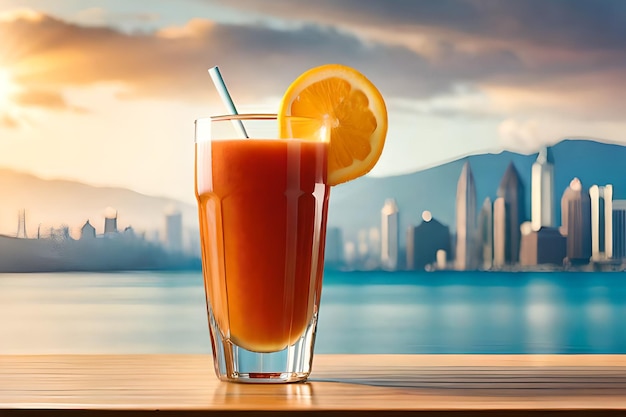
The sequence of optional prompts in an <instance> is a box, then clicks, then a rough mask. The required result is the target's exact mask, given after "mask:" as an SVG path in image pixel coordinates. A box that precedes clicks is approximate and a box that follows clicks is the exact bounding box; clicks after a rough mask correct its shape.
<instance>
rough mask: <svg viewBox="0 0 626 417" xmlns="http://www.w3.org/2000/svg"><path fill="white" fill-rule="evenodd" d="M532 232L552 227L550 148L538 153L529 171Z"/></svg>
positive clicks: (551, 159)
mask: <svg viewBox="0 0 626 417" xmlns="http://www.w3.org/2000/svg"><path fill="white" fill-rule="evenodd" d="M530 191H531V196H530V204H531V224H532V230H534V231H537V230H539V229H541V228H542V227H553V226H554V223H555V222H554V216H555V207H554V157H553V155H552V149H551V148H550V147H544V148H542V149H541V150H540V151H539V155H538V156H537V160H536V161H535V163H534V164H533V166H532V171H531V190H530Z"/></svg>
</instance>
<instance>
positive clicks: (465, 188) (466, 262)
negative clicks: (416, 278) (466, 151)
mask: <svg viewBox="0 0 626 417" xmlns="http://www.w3.org/2000/svg"><path fill="white" fill-rule="evenodd" d="M476 254H477V251H476V185H475V184H474V175H473V174H472V168H471V167H470V163H469V161H468V162H466V163H465V164H464V165H463V169H462V170H461V175H460V176H459V181H458V182H457V186H456V262H455V267H456V269H458V270H466V269H474V268H476V266H477V262H476Z"/></svg>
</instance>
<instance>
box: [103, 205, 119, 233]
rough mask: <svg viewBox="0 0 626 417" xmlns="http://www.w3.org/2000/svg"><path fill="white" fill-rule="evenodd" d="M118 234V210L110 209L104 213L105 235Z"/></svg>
mask: <svg viewBox="0 0 626 417" xmlns="http://www.w3.org/2000/svg"><path fill="white" fill-rule="evenodd" d="M113 233H117V210H115V209H113V208H111V207H108V208H107V209H106V210H105V213H104V234H105V235H109V234H113Z"/></svg>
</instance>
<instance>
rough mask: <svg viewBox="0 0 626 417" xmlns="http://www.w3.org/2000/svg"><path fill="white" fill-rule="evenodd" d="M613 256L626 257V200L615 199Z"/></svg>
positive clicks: (615, 257)
mask: <svg viewBox="0 0 626 417" xmlns="http://www.w3.org/2000/svg"><path fill="white" fill-rule="evenodd" d="M613 258H614V259H625V258H626V200H613Z"/></svg>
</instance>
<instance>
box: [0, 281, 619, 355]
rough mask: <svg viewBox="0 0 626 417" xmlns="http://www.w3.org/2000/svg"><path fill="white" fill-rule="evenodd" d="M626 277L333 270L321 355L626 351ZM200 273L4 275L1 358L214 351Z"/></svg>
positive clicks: (320, 338) (320, 340)
mask: <svg viewBox="0 0 626 417" xmlns="http://www.w3.org/2000/svg"><path fill="white" fill-rule="evenodd" d="M624 323H626V275H625V274H624V273H576V272H567V273H561V272H545V273H539V272H533V273H505V272H491V273H470V272H463V273H460V272H445V271H441V272H436V273H414V272H396V273H385V272H334V271H327V273H326V276H325V283H324V289H323V295H322V302H321V312H320V321H319V332H318V338H317V348H316V351H317V352H319V353H626V331H624V330H626V324H624ZM209 345H210V343H209V337H208V330H207V324H206V316H205V307H204V293H203V287H202V282H201V275H200V273H195V272H194V273H156V272H136V273H58V274H2V275H0V354H9V353H16V354H19V353H24V354H45V353H207V352H209Z"/></svg>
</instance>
